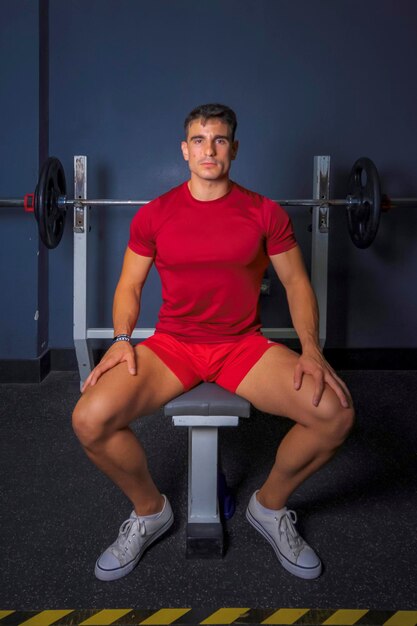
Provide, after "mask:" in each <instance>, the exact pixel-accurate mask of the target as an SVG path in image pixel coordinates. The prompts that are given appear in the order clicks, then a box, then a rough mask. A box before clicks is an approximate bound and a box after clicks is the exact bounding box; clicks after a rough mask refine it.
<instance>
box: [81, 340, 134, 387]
mask: <svg viewBox="0 0 417 626" xmlns="http://www.w3.org/2000/svg"><path fill="white" fill-rule="evenodd" d="M124 362H126V364H127V368H128V370H129V374H132V376H135V374H136V353H135V350H134V348H133V346H132V345H131V344H130V343H129V342H128V341H117V342H116V343H114V344H113V345H111V346H110V348H109V349H108V350H107V352H106V354H105V355H104V356H103V358H102V359H101V361H100V363H99V364H98V365H97V366H96V367H95V368H94V369H93V371H92V372H91V374H90V375H89V376H88V378H87V379H86V380H85V382H84V384H83V386H82V388H81V393H84V391H85V390H86V389H87V388H88V387H93V386H94V385H95V384H96V382H97V381H98V379H99V378H100V376H102V374H104V372H107V371H108V370H110V369H111V368H112V367H115V365H118V364H119V363H124Z"/></svg>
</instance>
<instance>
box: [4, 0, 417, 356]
mask: <svg viewBox="0 0 417 626" xmlns="http://www.w3.org/2000/svg"><path fill="white" fill-rule="evenodd" d="M5 4H6V6H7V7H8V8H9V13H10V14H12V13H14V14H15V17H14V20H15V22H14V24H15V28H17V27H18V26H19V25H20V23H21V22H23V26H21V28H23V27H24V26H26V27H27V28H28V27H29V21H30V15H29V16H28V15H27V14H26V13H24V11H23V9H22V8H20V10H19V8H17V7H22V4H25V6H26V4H27V3H19V4H18V5H16V4H15V3H13V2H6V3H5ZM11 18H12V15H10V18H9V19H11ZM416 32H417V3H416V2H415V1H414V0H397V1H395V2H394V1H391V0H367V2H363V1H357V0H349V1H343V0H339V1H338V2H334V1H331V0H314V1H311V0H288V1H287V0H243V1H242V0H212V1H211V2H210V3H198V2H195V1H194V0H175V1H173V0H153V1H152V2H142V1H138V0H89V2H85V1H84V0H72V1H71V2H68V1H66V0H54V2H52V3H50V38H49V49H50V84H49V89H50V96H49V109H50V124H49V147H50V153H51V154H55V155H56V156H58V157H60V159H61V160H62V162H63V164H64V166H65V169H66V172H67V178H68V183H69V187H70V190H71V185H72V167H73V166H72V158H73V155H74V154H87V155H88V158H89V162H88V163H89V169H88V183H89V189H88V194H89V196H90V197H110V198H111V197H126V198H129V197H130V198H132V197H133V198H138V199H149V198H152V197H154V196H156V195H158V194H160V193H161V192H163V191H165V190H166V189H168V188H170V187H172V186H174V185H176V184H178V183H180V182H181V181H182V180H184V178H185V177H186V176H187V168H186V164H185V163H184V162H183V160H182V156H181V154H180V150H179V144H180V141H181V139H182V122H183V119H184V117H185V115H186V114H187V113H188V111H189V110H190V109H191V108H192V107H194V106H195V105H197V104H200V103H202V102H205V101H222V102H225V103H227V104H229V105H230V106H232V107H234V108H235V109H236V111H237V113H238V117H239V129H238V138H239V139H240V153H239V156H238V159H237V161H236V162H235V164H234V168H233V177H234V178H235V179H236V180H238V181H239V182H240V183H241V184H243V185H245V186H248V187H250V188H253V189H255V190H257V191H260V192H262V193H264V194H266V195H269V196H270V197H273V198H277V197H310V196H311V193H312V164H313V155H315V154H330V155H331V156H332V176H331V180H332V195H335V196H338V197H344V196H345V195H346V179H347V176H348V173H349V171H350V168H351V165H352V164H353V162H354V160H355V159H356V158H357V157H359V156H363V155H367V156H370V157H371V158H372V159H374V161H375V162H376V164H377V166H378V168H379V171H380V173H381V177H382V180H383V185H384V188H385V189H386V191H387V192H388V193H390V194H392V195H401V196H417V178H416V171H417V164H416V155H417V149H416V146H417V122H416V114H415V102H416V96H417V85H416V81H415V75H416V59H417V37H416ZM10 38H11V36H10ZM25 41H26V40H25ZM22 45H23V44H22ZM15 48H16V43H14V47H13V54H12V55H11V56H10V52H9V60H8V62H9V63H11V64H12V65H13V67H14V71H15V72H16V71H18V72H20V73H21V72H22V71H23V72H25V71H26V74H28V73H30V77H31V81H32V83H34V88H35V89H36V68H34V69H33V71H32V72H31V70H30V69H29V67H30V66H31V64H33V58H32V56H33V54H32V53H33V50H32V49H31V47H30V45H29V44H27V43H25V45H24V50H23V53H22V52H21V51H19V50H16V49H15ZM2 63H3V61H2ZM26 66H28V67H26ZM24 75H25V74H24ZM17 84H18V79H17V78H15V79H14V82H13V80H12V86H13V87H14V88H13V89H12V94H11V98H10V102H7V103H6V104H4V103H3V102H2V104H1V105H0V106H1V107H2V119H4V111H5V110H6V111H8V115H9V116H11V119H12V120H14V125H15V126H16V127H17V126H19V128H13V129H12V128H10V127H9V126H7V128H6V129H5V130H6V133H7V136H8V140H9V143H10V146H11V153H12V159H11V161H12V163H11V165H10V164H9V166H8V170H7V171H8V174H7V176H6V177H5V181H8V184H10V183H11V181H13V185H12V188H10V186H7V195H9V194H10V195H11V194H12V193H16V194H19V193H20V190H21V189H22V184H23V183H25V184H27V180H28V179H29V180H33V177H32V175H33V173H34V172H35V170H36V151H34V155H35V156H32V157H29V155H28V154H25V155H24V158H23V162H26V161H27V162H28V164H27V170H28V171H27V172H25V174H24V176H25V179H23V176H22V175H21V174H19V175H18V174H17V171H16V166H15V165H16V164H15V162H16V160H19V156H20V154H21V152H22V150H21V144H22V131H21V127H22V125H23V126H24V125H28V124H29V125H30V124H31V123H32V124H33V123H34V125H35V128H36V120H35V122H30V120H32V117H35V118H36V116H34V114H33V111H32V109H24V107H23V106H20V107H19V99H18V98H17V94H16V93H14V92H15V91H16V85H17ZM18 108H19V109H20V116H21V118H22V121H20V116H18V115H17V113H15V111H14V109H16V110H17V109H18ZM2 126H6V124H5V123H4V122H3V123H2ZM4 158H5V159H6V160H7V158H8V155H7V154H6V157H4ZM22 167H23V165H22ZM19 169H21V168H20V167H19ZM0 176H1V179H2V183H1V188H2V189H5V188H6V185H5V182H4V181H3V177H4V171H3V170H2V171H1V172H0ZM71 192H72V190H71ZM92 213H93V219H92V225H93V230H92V233H91V248H90V252H91V254H90V259H91V265H90V307H89V316H90V320H89V322H90V325H91V326H102V325H105V326H111V302H112V295H113V291H114V287H115V284H116V281H117V278H118V274H119V271H120V266H121V261H122V255H123V251H124V247H125V245H126V241H127V236H128V225H129V221H130V218H131V216H132V214H133V211H132V210H130V209H127V208H116V209H112V210H105V209H97V210H95V209H94V210H93V212H92ZM291 214H292V215H293V216H294V222H295V226H296V229H297V234H298V236H299V238H300V242H301V245H302V247H303V249H304V251H305V254H306V257H307V259H308V257H309V254H310V243H309V235H308V233H307V227H308V224H309V215H308V212H306V211H301V210H299V209H295V210H291ZM416 215H417V211H415V210H413V209H410V210H401V211H399V212H397V213H395V212H392V213H391V214H388V215H385V216H383V221H382V225H381V227H380V232H379V234H378V238H377V241H376V243H375V244H374V245H373V247H372V248H370V249H368V250H365V251H362V250H357V249H356V248H354V246H353V244H351V242H350V239H349V236H348V234H347V229H346V220H345V215H344V211H343V210H338V209H333V210H332V212H331V236H330V271H329V328H328V346H329V347H401V346H404V347H410V346H414V347H415V346H416V345H417V332H416V325H415V319H416V313H417V289H415V284H416V273H417V271H416V267H417V247H416V245H415V235H414V233H415V232H416V226H417V224H416V222H417V218H416ZM71 218H72V216H70V215H68V219H67V230H66V233H65V235H64V239H63V242H62V243H61V245H60V247H59V248H57V249H56V250H55V251H53V252H51V253H50V255H49V276H50V284H49V291H50V293H49V297H50V299H49V304H50V308H49V316H50V323H49V344H50V346H52V347H70V346H72V256H73V255H72V232H71ZM3 223H4V220H2V225H3ZM24 223H25V224H24ZM12 224H14V226H10V227H11V228H14V229H15V233H16V236H15V238H16V239H19V240H20V241H22V240H23V241H24V243H25V245H26V246H27V240H26V239H25V235H24V233H22V229H24V228H26V229H30V228H31V226H30V225H28V224H26V222H25V219H24V218H21V219H18V218H17V217H16V218H15V220H14V221H13V223H12ZM3 228H4V226H3ZM5 248H6V252H8V253H9V255H11V254H12V253H14V251H15V245H14V244H12V243H8V240H7V238H5ZM3 267H4V266H3ZM35 273H36V272H35ZM13 275H14V280H13V285H10V289H11V293H12V294H13V297H14V298H16V299H17V298H19V297H20V296H19V293H20V291H21V290H20V289H19V285H20V287H21V285H22V282H24V281H25V280H26V278H25V276H24V271H23V269H22V268H20V267H19V268H17V270H16V271H14V274H13ZM159 302H160V296H159V283H158V280H157V277H156V276H155V275H152V276H151V278H150V280H149V282H148V284H147V286H146V290H145V294H144V303H143V314H142V318H141V325H142V326H145V327H146V326H153V325H154V323H155V319H156V311H157V308H158V304H159ZM399 303H401V304H399ZM30 306H31V304H30V303H29V302H28V303H27V306H24V307H23V308H24V310H25V311H27V310H30ZM31 313H32V312H31ZM21 314H23V313H22V311H21V307H20V308H19V311H16V312H15V311H14V307H13V315H21ZM286 317H287V313H286V312H285V311H284V312H282V313H280V312H279V311H278V312H277V314H276V325H277V326H281V325H282V324H285V322H286ZM1 333H3V330H1ZM19 349H20V348H19ZM22 349H23V348H22ZM11 350H12V351H14V350H15V347H13V346H12V347H11ZM16 350H17V348H16Z"/></svg>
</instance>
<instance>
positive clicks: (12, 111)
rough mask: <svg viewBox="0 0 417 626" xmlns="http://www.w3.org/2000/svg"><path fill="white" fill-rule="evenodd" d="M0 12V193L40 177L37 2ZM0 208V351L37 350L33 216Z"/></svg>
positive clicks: (29, 353) (23, 0)
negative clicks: (0, 302) (0, 303)
mask: <svg viewBox="0 0 417 626" xmlns="http://www.w3.org/2000/svg"><path fill="white" fill-rule="evenodd" d="M0 14H1V20H0V92H1V99H0V103H1V104H0V119H1V126H0V195H1V196H2V197H22V196H23V195H24V194H25V193H26V192H32V191H33V190H34V181H36V179H37V177H38V157H39V136H40V127H39V100H40V72H39V4H38V2H33V1H32V0H20V1H19V2H5V1H4V0H3V1H2V2H1V3H0ZM0 210H1V227H0V268H1V270H0V272H1V294H2V295H1V301H2V306H1V307H0V358H15V359H19V358H35V357H37V356H38V355H39V354H41V353H42V352H43V351H45V349H46V348H47V332H48V305H47V292H46V290H45V285H46V286H47V284H48V282H47V281H48V275H47V265H46V262H47V261H46V259H45V256H44V254H43V253H42V252H41V254H39V241H38V235H37V228H36V226H35V223H34V220H33V218H32V217H31V216H30V217H29V216H28V215H25V213H24V212H23V210H21V209H0ZM45 272H46V274H45Z"/></svg>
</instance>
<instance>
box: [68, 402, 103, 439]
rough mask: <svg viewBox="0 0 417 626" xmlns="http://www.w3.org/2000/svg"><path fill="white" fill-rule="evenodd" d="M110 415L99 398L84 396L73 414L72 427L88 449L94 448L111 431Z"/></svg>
mask: <svg viewBox="0 0 417 626" xmlns="http://www.w3.org/2000/svg"><path fill="white" fill-rule="evenodd" d="M109 423H110V420H109V416H107V411H106V407H105V406H103V403H102V402H100V400H98V399H91V400H86V399H85V398H84V397H82V398H81V399H80V400H79V402H78V404H77V405H76V407H75V409H74V411H73V414H72V427H73V430H74V432H75V434H76V435H77V437H78V439H79V441H80V443H81V444H82V445H83V446H84V447H85V448H88V449H92V448H94V446H95V445H96V444H97V443H99V442H100V441H101V440H103V438H104V437H105V434H106V432H108V431H109Z"/></svg>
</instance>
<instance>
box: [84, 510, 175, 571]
mask: <svg viewBox="0 0 417 626" xmlns="http://www.w3.org/2000/svg"><path fill="white" fill-rule="evenodd" d="M173 523H174V516H173V515H171V517H170V518H169V519H168V520H167V522H166V523H165V524H164V525H163V526H161V528H160V529H159V530H158V531H157V532H156V533H155V534H154V535H152V537H150V538H149V540H148V541H147V542H146V543H144V544H143V546H142V549H141V550H140V552H139V553H138V555H137V556H136V558H134V559H133V560H132V561H129V563H126V565H123V567H118V568H116V569H109V570H107V569H102V568H101V567H100V566H99V565H98V560H97V562H96V566H95V568H94V574H95V576H96V578H98V579H99V580H104V581H111V580H118V579H119V578H123V576H127V574H130V572H131V571H132V570H133V569H135V567H136V565H137V564H138V563H139V561H140V559H141V558H142V556H143V554H144V552H145V551H146V550H147V549H148V548H149V546H151V545H152V544H153V543H154V542H155V541H156V540H157V539H159V537H160V536H161V535H163V534H164V533H165V532H166V531H167V530H168V529H169V528H170V527H171V526H172V524H173Z"/></svg>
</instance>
